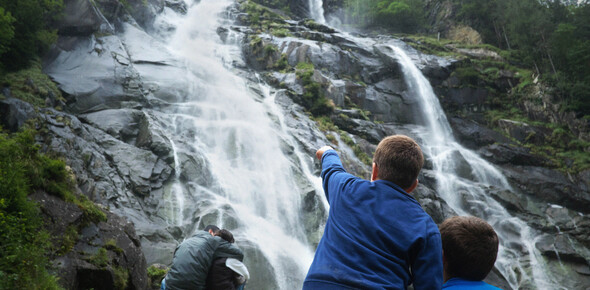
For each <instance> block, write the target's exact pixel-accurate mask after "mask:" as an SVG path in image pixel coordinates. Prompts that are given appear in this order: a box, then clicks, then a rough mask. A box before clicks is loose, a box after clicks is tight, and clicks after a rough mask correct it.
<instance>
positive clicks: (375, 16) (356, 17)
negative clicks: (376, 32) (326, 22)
mask: <svg viewBox="0 0 590 290" xmlns="http://www.w3.org/2000/svg"><path fill="white" fill-rule="evenodd" d="M423 6H424V1H423V0H345V1H344V8H345V11H346V13H345V15H346V17H345V19H344V23H345V24H348V25H353V26H358V27H369V26H382V27H385V28H388V29H390V30H392V31H393V32H405V33H412V32H416V31H419V30H420V29H422V28H424V26H425V16H426V14H425V11H424V10H423Z"/></svg>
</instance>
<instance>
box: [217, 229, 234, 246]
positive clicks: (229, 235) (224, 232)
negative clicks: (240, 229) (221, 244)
mask: <svg viewBox="0 0 590 290" xmlns="http://www.w3.org/2000/svg"><path fill="white" fill-rule="evenodd" d="M214 235H215V236H218V237H220V238H222V239H224V240H226V241H228V242H230V243H233V242H234V241H235V240H234V235H233V234H232V233H231V232H230V231H228V230H226V229H222V230H219V231H218V232H216V233H215V234H214Z"/></svg>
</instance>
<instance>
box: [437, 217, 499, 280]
mask: <svg viewBox="0 0 590 290" xmlns="http://www.w3.org/2000/svg"><path fill="white" fill-rule="evenodd" d="M439 229H440V235H441V239H442V247H443V253H444V257H445V261H446V264H445V271H446V272H447V274H448V276H449V277H450V278H455V277H456V278H463V279H466V280H472V281H480V280H483V279H484V278H485V277H486V276H487V275H488V273H490V271H491V270H492V268H493V267H494V263H495V262H496V256H497V255H498V243H499V241H498V235H497V234H496V232H495V231H494V228H492V226H491V225H489V224H488V223H487V222H486V221H484V220H482V219H480V218H477V217H466V216H455V217H452V218H448V219H446V220H445V221H444V222H442V223H441V224H440V226H439Z"/></svg>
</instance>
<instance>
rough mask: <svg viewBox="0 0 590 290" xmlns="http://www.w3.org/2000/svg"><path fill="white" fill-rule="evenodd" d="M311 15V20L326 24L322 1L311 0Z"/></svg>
mask: <svg viewBox="0 0 590 290" xmlns="http://www.w3.org/2000/svg"><path fill="white" fill-rule="evenodd" d="M308 3H309V14H310V16H311V18H312V19H313V20H315V21H317V22H319V23H321V24H326V18H325V17H324V1H322V0H309V2H308Z"/></svg>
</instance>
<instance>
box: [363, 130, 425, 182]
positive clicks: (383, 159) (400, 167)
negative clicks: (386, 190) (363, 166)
mask: <svg viewBox="0 0 590 290" xmlns="http://www.w3.org/2000/svg"><path fill="white" fill-rule="evenodd" d="M373 162H374V163H375V165H376V166H377V167H378V173H377V176H376V177H377V178H379V179H383V180H387V181H391V182H393V183H395V184H397V185H399V186H400V187H401V188H403V189H408V188H410V187H411V186H412V185H413V184H414V182H415V181H416V178H418V174H419V173H420V170H421V169H422V165H423V164H424V156H423V155H422V150H421V149H420V146H418V144H417V143H416V141H414V140H413V139H412V138H410V137H408V136H404V135H393V136H389V137H386V138H384V139H383V140H381V142H379V145H377V150H376V151H375V155H374V157H373Z"/></svg>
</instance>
